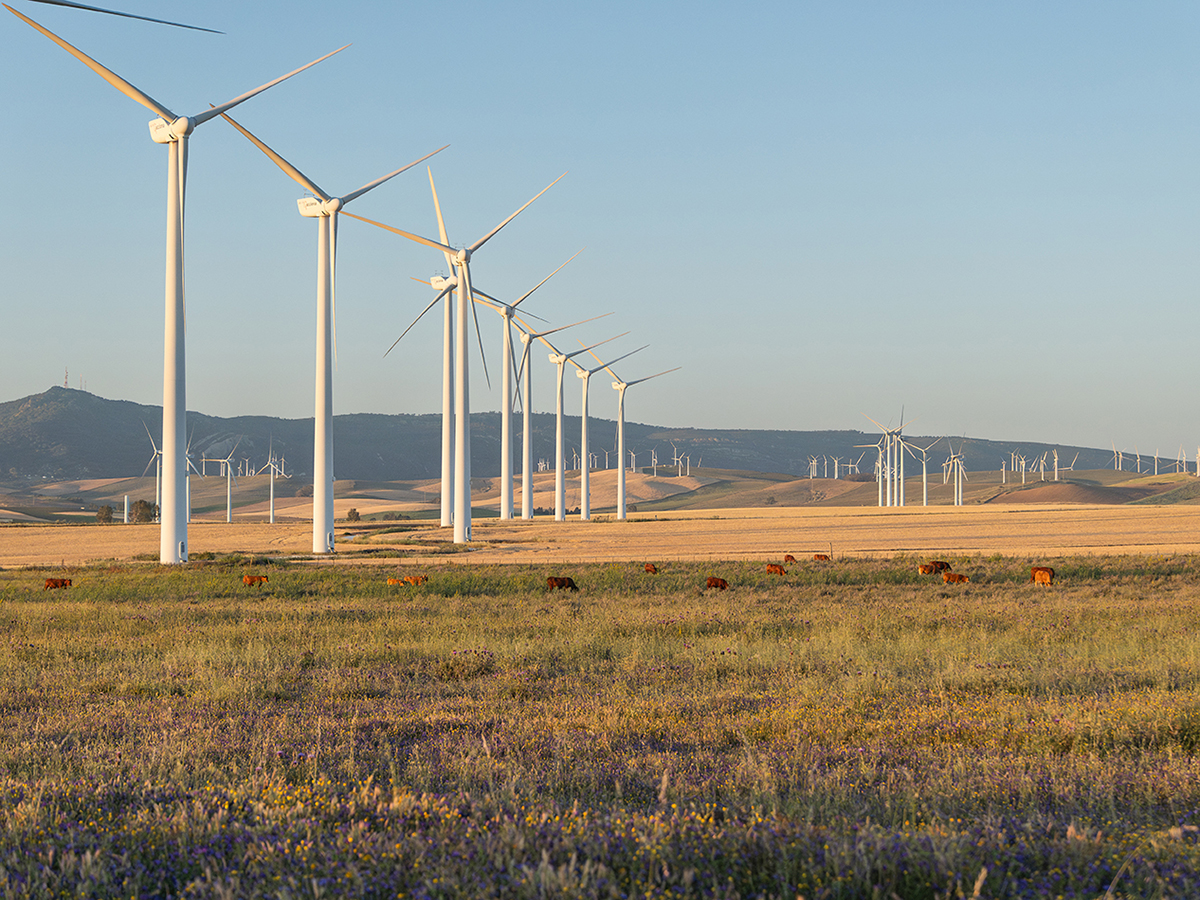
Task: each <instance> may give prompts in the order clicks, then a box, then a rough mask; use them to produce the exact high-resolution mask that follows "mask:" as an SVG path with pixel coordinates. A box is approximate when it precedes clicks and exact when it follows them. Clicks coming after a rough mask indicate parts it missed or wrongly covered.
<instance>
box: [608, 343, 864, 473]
mask: <svg viewBox="0 0 1200 900" xmlns="http://www.w3.org/2000/svg"><path fill="white" fill-rule="evenodd" d="M682 368H683V366H676V367H675V368H674V369H667V370H666V371H665V372H659V373H658V375H647V376H646V377H645V378H639V379H638V380H637V381H627V382H625V386H626V387H629V386H630V385H634V384H641V383H642V382H643V381H649V380H650V379H651V378H657V377H658V376H659V375H669V374H670V373H672V372H678V371H679V370H680V369H682ZM870 446H872V447H874V446H876V445H875V444H871V445H870ZM863 456H866V454H865V453H864V454H863ZM859 459H862V456H860V457H859Z"/></svg>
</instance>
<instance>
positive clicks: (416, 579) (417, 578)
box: [404, 575, 429, 587]
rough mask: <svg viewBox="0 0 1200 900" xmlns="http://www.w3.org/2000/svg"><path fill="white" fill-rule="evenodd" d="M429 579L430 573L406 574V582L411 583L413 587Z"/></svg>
mask: <svg viewBox="0 0 1200 900" xmlns="http://www.w3.org/2000/svg"><path fill="white" fill-rule="evenodd" d="M428 580H429V576H428V575H405V576H404V583H405V584H411V585H412V586H413V587H416V586H417V585H419V584H424V583H425V582H427V581H428Z"/></svg>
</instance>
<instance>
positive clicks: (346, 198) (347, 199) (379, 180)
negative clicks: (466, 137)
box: [342, 144, 450, 204]
mask: <svg viewBox="0 0 1200 900" xmlns="http://www.w3.org/2000/svg"><path fill="white" fill-rule="evenodd" d="M449 146H450V145H449V144H446V145H445V146H444V147H438V148H437V149H436V150H434V151H433V153H426V154H425V155H424V156H422V157H421V158H420V159H417V160H414V161H413V162H410V163H409V164H408V165H407V166H401V167H400V168H399V169H397V170H396V171H395V172H389V173H388V174H387V175H384V176H383V177H382V178H376V179H375V180H374V181H372V182H371V183H370V184H364V185H363V186H362V187H360V188H359V189H358V190H357V191H352V192H351V193H349V194H347V195H346V196H344V197H343V198H342V203H343V204H346V203H349V202H350V201H351V200H355V199H357V198H359V197H361V196H362V195H363V194H365V193H366V192H367V191H370V190H373V189H375V188H377V187H379V185H381V184H383V183H384V182H385V181H387V180H389V179H391V178H395V177H396V176H397V175H399V174H400V173H401V172H407V171H408V170H409V169H411V168H412V167H413V166H415V165H417V164H418V163H423V162H425V160H427V159H429V157H431V156H433V154H434V153H441V152H442V151H443V150H445V149H446V147H449Z"/></svg>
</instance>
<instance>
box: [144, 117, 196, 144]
mask: <svg viewBox="0 0 1200 900" xmlns="http://www.w3.org/2000/svg"><path fill="white" fill-rule="evenodd" d="M195 130H196V123H195V122H193V121H192V120H191V119H190V118H188V117H187V116H180V117H179V118H178V119H175V120H174V121H173V122H168V121H167V120H166V119H164V118H162V117H161V116H159V117H158V118H157V119H151V120H150V139H151V140H152V141H154V143H156V144H172V143H174V142H175V141H178V140H180V139H181V138H185V137H187V136H188V135H189V134H191V133H192V132H193V131H195Z"/></svg>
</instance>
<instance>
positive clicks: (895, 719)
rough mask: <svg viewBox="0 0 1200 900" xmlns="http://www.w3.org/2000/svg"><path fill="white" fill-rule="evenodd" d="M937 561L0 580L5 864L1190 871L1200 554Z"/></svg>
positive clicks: (324, 886)
mask: <svg viewBox="0 0 1200 900" xmlns="http://www.w3.org/2000/svg"><path fill="white" fill-rule="evenodd" d="M949 561H950V562H952V563H953V565H954V567H955V569H956V570H957V571H962V572H967V573H969V574H970V575H971V578H972V582H971V584H968V585H943V584H942V583H941V581H940V580H939V581H936V582H935V581H933V580H930V579H928V578H926V577H923V576H919V575H918V574H917V572H916V563H917V562H918V560H917V559H915V558H912V559H908V558H902V559H896V560H891V561H879V560H869V561H868V560H862V561H859V560H841V561H835V562H834V563H832V564H824V565H819V564H815V563H814V564H809V563H803V562H802V563H799V564H796V565H792V566H789V567H788V568H789V573H788V575H787V577H786V578H783V579H780V578H778V577H776V576H768V575H767V574H766V573H765V570H764V567H763V566H762V565H760V564H754V563H716V564H674V565H666V566H662V567H661V568H662V569H663V571H662V574H660V575H658V576H651V575H647V574H646V573H645V572H643V571H642V568H641V566H640V565H638V566H633V565H580V566H569V567H560V568H556V569H554V570H553V571H548V570H545V569H542V568H538V567H526V566H521V567H516V566H514V567H474V566H445V567H441V568H437V569H431V570H429V571H428V574H429V575H430V579H429V582H428V583H427V584H425V585H421V586H419V587H411V586H405V587H401V586H388V585H387V584H386V579H387V575H388V574H389V573H392V570H391V569H388V568H386V567H383V566H378V565H374V566H361V567H354V566H336V567H325V566H308V565H303V564H292V565H281V564H276V563H273V562H271V561H269V560H265V559H259V560H245V559H240V558H228V559H223V560H212V561H206V562H204V563H201V564H193V565H190V566H187V567H181V568H177V569H163V568H160V567H157V566H123V567H112V568H108V569H104V568H96V569H82V570H77V571H73V572H69V573H64V574H69V575H70V577H72V578H73V580H74V586H73V587H72V588H71V589H69V590H67V591H52V592H44V591H42V590H41V586H42V580H43V579H44V577H45V574H46V573H43V572H32V571H30V572H22V571H5V572H0V772H2V773H3V779H0V815H2V816H3V817H4V821H5V823H6V828H5V836H4V837H3V838H0V886H3V885H5V884H6V883H7V885H8V892H9V893H19V892H20V891H21V890H24V891H26V895H28V896H51V895H54V896H57V895H58V894H59V893H60V892H61V891H64V890H65V891H68V892H73V893H80V892H81V893H86V894H89V895H91V896H114V897H115V896H130V895H141V896H163V895H165V894H183V893H185V892H186V893H187V895H188V896H193V895H194V896H223V895H233V896H238V895H246V896H300V895H304V896H312V895H314V894H319V893H321V892H322V891H323V892H324V893H325V894H326V895H328V896H337V895H345V894H350V893H353V894H356V895H362V896H396V894H397V893H404V894H415V895H428V896H453V895H461V896H477V895H497V896H541V895H547V894H548V895H561V896H610V895H616V896H620V895H627V896H632V895H634V894H639V895H645V894H647V893H649V894H651V895H655V894H658V893H664V894H665V893H670V892H671V891H676V892H678V893H679V894H682V895H688V894H695V895H698V896H748V895H761V896H779V897H784V896H787V897H794V896H796V895H797V894H803V895H804V896H806V897H817V896H844V897H860V896H861V897H873V896H879V897H890V896H891V894H892V892H894V893H895V894H896V895H897V896H900V897H902V898H906V900H907V898H909V897H930V898H932V897H953V896H958V895H959V894H958V892H959V891H961V892H962V894H963V895H964V896H971V894H972V892H973V891H974V890H975V885H976V882H977V880H978V879H979V878H980V877H981V873H982V872H983V870H984V869H985V868H986V870H987V873H986V874H985V875H983V880H982V882H980V887H979V891H980V896H986V897H1024V896H1044V895H1050V896H1054V895H1058V894H1062V895H1063V896H1078V897H1089V898H1095V897H1100V896H1104V895H1105V892H1106V891H1108V889H1109V887H1110V885H1115V887H1114V894H1113V896H1180V897H1186V896H1194V895H1196V893H1197V889H1198V880H1197V872H1198V871H1200V868H1198V866H1197V851H1196V834H1197V833H1196V832H1195V831H1194V830H1193V824H1196V825H1200V820H1198V817H1197V811H1198V809H1200V784H1198V781H1197V775H1198V774H1200V766H1198V765H1197V763H1196V758H1195V754H1196V752H1197V750H1198V749H1200V694H1198V692H1197V684H1198V679H1200V631H1198V630H1197V626H1198V625H1200V611H1197V601H1198V600H1200V562H1198V561H1197V560H1196V559H1193V558H1192V557H1182V556H1180V557H1166V558H1144V559H1143V558H1136V557H1120V558H1093V557H1088V558H1078V559H1064V560H1051V561H1049V562H1050V564H1051V565H1053V566H1054V567H1055V568H1056V569H1057V571H1058V573H1059V579H1058V581H1059V583H1058V584H1056V585H1055V586H1054V587H1052V588H1040V587H1035V586H1033V585H1029V584H1027V583H1026V581H1027V580H1028V565H1029V561H1028V560H1023V559H1010V558H988V559H984V558H972V559H951V560H949ZM1037 562H1039V563H1040V562H1045V561H1042V560H1039V561H1037ZM406 571H410V570H406ZM246 572H254V573H256V574H267V575H268V576H269V578H270V580H269V582H268V583H267V584H266V585H262V586H257V587H247V586H245V585H243V584H242V580H241V576H242V575H243V574H244V573H246ZM54 574H57V573H54ZM393 574H394V573H393ZM547 574H556V575H571V576H572V577H573V578H574V579H575V580H576V582H578V583H579V585H580V587H581V590H580V592H579V593H565V592H553V593H550V592H547V590H546V586H545V577H546V575H547ZM707 574H719V575H721V576H722V577H725V578H726V579H727V580H729V582H730V584H731V586H732V589H731V590H730V591H728V592H725V593H718V592H704V591H701V590H700V586H701V585H702V584H703V582H704V577H705V575H707ZM129 872H137V873H140V874H137V875H136V877H132V876H129V875H128V873H129ZM5 879H7V882H6V881H5ZM130 879H132V880H130ZM313 879H317V881H315V882H314V881H313ZM267 884H270V885H272V887H271V889H270V890H267V889H266V888H265V887H264V885H267ZM222 892H224V894H223V893H222Z"/></svg>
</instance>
